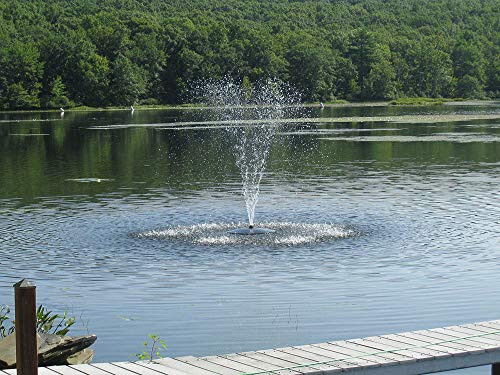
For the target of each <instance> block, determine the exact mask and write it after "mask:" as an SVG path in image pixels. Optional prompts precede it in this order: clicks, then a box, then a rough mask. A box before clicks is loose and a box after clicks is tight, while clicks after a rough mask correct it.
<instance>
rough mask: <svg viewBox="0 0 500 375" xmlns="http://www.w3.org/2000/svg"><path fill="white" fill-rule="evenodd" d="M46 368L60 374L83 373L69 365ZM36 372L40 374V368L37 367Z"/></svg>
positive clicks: (73, 374)
mask: <svg viewBox="0 0 500 375" xmlns="http://www.w3.org/2000/svg"><path fill="white" fill-rule="evenodd" d="M42 368H43V367H42ZM46 368H47V369H50V370H52V371H54V373H57V374H60V375H83V373H82V372H81V371H78V370H76V369H74V368H71V367H69V366H47V367H46ZM38 373H39V374H40V368H38Z"/></svg>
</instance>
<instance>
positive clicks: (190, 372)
mask: <svg viewBox="0 0 500 375" xmlns="http://www.w3.org/2000/svg"><path fill="white" fill-rule="evenodd" d="M154 362H156V363H159V364H161V365H163V366H166V367H168V368H172V369H174V370H178V371H181V372H184V373H186V375H214V374H217V373H216V372H213V371H209V370H204V369H202V368H199V367H196V366H192V365H190V364H187V363H184V362H181V361H178V360H176V359H175V358H161V359H157V360H155V361H154Z"/></svg>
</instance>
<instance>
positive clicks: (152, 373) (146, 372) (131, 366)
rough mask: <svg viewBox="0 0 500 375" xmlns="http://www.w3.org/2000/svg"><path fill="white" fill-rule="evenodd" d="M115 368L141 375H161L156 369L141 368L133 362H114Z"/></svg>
mask: <svg viewBox="0 0 500 375" xmlns="http://www.w3.org/2000/svg"><path fill="white" fill-rule="evenodd" d="M113 364H114V365H115V366H118V367H121V368H123V369H125V370H128V371H132V372H134V373H136V374H140V375H161V374H162V373H161V372H158V371H156V370H154V369H151V368H148V367H143V366H140V365H138V364H136V363H133V362H114V363H113Z"/></svg>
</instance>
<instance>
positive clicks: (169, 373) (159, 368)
mask: <svg viewBox="0 0 500 375" xmlns="http://www.w3.org/2000/svg"><path fill="white" fill-rule="evenodd" d="M134 364H136V365H137V366H141V367H144V368H146V369H150V370H155V371H156V372H157V373H159V374H164V375H186V373H185V372H183V371H179V370H174V369H172V368H168V367H166V366H163V365H161V364H159V363H155V362H151V361H138V362H134Z"/></svg>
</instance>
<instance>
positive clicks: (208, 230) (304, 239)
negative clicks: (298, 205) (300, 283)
mask: <svg viewBox="0 0 500 375" xmlns="http://www.w3.org/2000/svg"><path fill="white" fill-rule="evenodd" d="M246 227H247V224H246V223H201V224H196V225H187V226H173V227H169V228H165V229H156V230H149V231H145V232H139V233H134V234H132V236H133V237H135V238H139V239H151V240H167V241H185V242H190V243H193V244H196V245H209V246H218V245H249V244H254V245H276V246H297V245H304V244H308V243H317V242H326V241H331V240H336V239H342V238H349V237H354V236H356V235H358V234H359V232H357V231H356V230H354V229H353V228H349V227H346V226H343V225H338V224H328V223H291V222H266V223H259V227H262V228H268V229H272V230H274V231H275V232H274V233H266V234H262V235H253V236H242V235H237V234H230V233H229V231H230V230H234V229H238V228H246Z"/></svg>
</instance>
